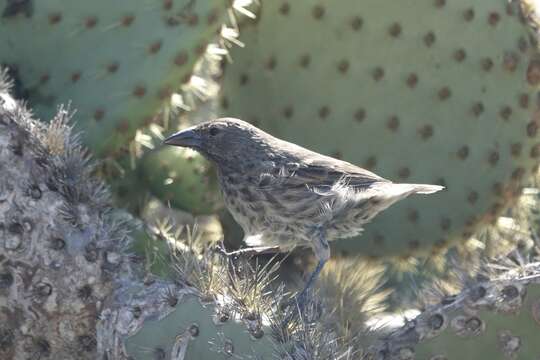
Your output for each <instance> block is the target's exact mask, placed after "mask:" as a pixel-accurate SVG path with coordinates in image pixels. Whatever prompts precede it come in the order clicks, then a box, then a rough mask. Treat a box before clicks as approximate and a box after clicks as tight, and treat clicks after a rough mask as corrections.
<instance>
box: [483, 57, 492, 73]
mask: <svg viewBox="0 0 540 360" xmlns="http://www.w3.org/2000/svg"><path fill="white" fill-rule="evenodd" d="M480 64H481V66H482V69H483V70H484V71H490V70H491V69H492V68H493V60H491V59H490V58H484V59H482V61H481V62H480Z"/></svg>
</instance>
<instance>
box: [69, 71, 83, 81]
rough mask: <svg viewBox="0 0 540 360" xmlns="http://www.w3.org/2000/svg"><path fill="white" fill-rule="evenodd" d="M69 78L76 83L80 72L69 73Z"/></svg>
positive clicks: (79, 77)
mask: <svg viewBox="0 0 540 360" xmlns="http://www.w3.org/2000/svg"><path fill="white" fill-rule="evenodd" d="M70 79H71V82H73V83H76V82H77V81H79V80H80V79H81V72H80V71H75V72H74V73H72V74H71V76H70Z"/></svg>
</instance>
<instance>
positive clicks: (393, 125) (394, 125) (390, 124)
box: [386, 115, 399, 132]
mask: <svg viewBox="0 0 540 360" xmlns="http://www.w3.org/2000/svg"><path fill="white" fill-rule="evenodd" d="M386 127H387V128H388V129H389V130H390V131H392V132H396V131H397V129H398V128H399V118H398V117H397V116H396V115H392V116H390V118H389V119H388V121H387V122H386Z"/></svg>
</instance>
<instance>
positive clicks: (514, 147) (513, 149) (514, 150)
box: [510, 143, 523, 157]
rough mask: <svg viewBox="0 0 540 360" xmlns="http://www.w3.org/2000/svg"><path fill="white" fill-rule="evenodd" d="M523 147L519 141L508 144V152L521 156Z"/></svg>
mask: <svg viewBox="0 0 540 360" xmlns="http://www.w3.org/2000/svg"><path fill="white" fill-rule="evenodd" d="M522 149H523V145H521V144H520V143H514V144H512V145H510V153H511V154H512V156H513V157H519V156H521V150H522Z"/></svg>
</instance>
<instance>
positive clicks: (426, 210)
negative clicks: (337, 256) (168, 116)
mask: <svg viewBox="0 0 540 360" xmlns="http://www.w3.org/2000/svg"><path fill="white" fill-rule="evenodd" d="M518 3H519V1H514V2H508V1H506V0H489V1H482V2H471V1H465V0H458V1H444V0H441V1H438V0H437V1H434V0H420V1H406V2H403V3H400V4H399V6H397V5H396V3H395V2H392V1H382V2H381V1H378V0H362V1H357V0H351V1H341V2H339V3H335V2H325V1H319V0H311V1H302V2H297V1H287V0H281V1H266V2H263V3H262V5H261V11H260V14H259V19H258V21H257V22H256V23H249V22H248V23H246V24H245V26H244V27H243V28H242V32H241V36H240V40H241V41H243V42H244V43H245V47H244V48H242V49H234V50H233V51H232V54H231V56H232V58H233V59H234V62H233V63H232V64H228V65H227V67H226V69H225V75H224V85H223V90H222V94H223V96H222V115H224V116H225V115H226V116H234V117H239V118H242V119H245V120H248V121H250V122H253V123H254V124H256V125H259V126H260V127H262V128H263V129H265V130H268V131H269V132H271V133H272V134H274V135H277V136H279V137H281V138H284V139H286V140H289V141H293V142H295V143H298V144H300V145H302V146H305V147H308V148H311V149H313V150H316V151H319V152H322V153H324V154H328V155H332V156H335V157H340V158H342V159H344V160H347V161H350V162H352V163H355V164H357V165H360V166H363V167H366V168H368V169H370V170H372V171H374V172H376V173H378V174H380V175H382V176H384V177H386V178H389V179H392V180H394V181H399V182H413V183H414V182H417V183H433V184H441V185H445V186H446V187H447V190H446V191H445V192H443V193H441V194H437V195H434V196H430V197H420V196H418V197H414V198H410V199H407V200H406V201H403V202H401V203H400V204H397V205H395V206H393V207H392V208H391V209H389V210H387V211H385V213H383V214H381V215H379V216H378V217H377V218H376V219H375V220H374V221H373V222H372V223H371V224H368V225H367V226H366V228H365V232H364V234H363V235H361V237H360V238H351V239H344V240H340V241H337V242H336V243H335V244H334V245H335V248H336V249H338V250H339V251H341V252H342V253H362V254H367V255H375V256H378V255H389V254H394V255H407V254H411V253H417V252H418V251H419V250H423V251H429V250H437V249H439V248H443V247H446V245H447V244H449V243H452V242H456V241H460V240H461V239H466V238H469V237H470V236H471V234H473V232H474V231H475V230H477V229H478V228H480V227H481V226H483V225H485V224H488V223H490V222H492V221H494V219H495V218H496V217H497V215H498V214H499V213H500V212H501V210H502V209H504V208H505V207H506V206H507V205H508V204H509V203H510V202H511V201H512V200H513V199H515V197H516V196H517V195H518V194H519V192H520V188H521V185H522V182H523V180H524V179H526V178H527V177H528V176H529V175H530V174H531V172H534V171H536V168H537V166H536V165H537V161H538V157H539V154H540V151H539V149H540V142H539V140H538V128H539V124H540V123H539V121H540V120H539V117H538V116H539V115H538V107H537V103H536V91H537V89H538V84H539V82H540V77H538V73H539V71H540V62H539V60H538V58H537V57H535V56H534V54H536V50H535V49H534V48H533V45H532V44H531V40H530V37H529V26H528V25H527V24H526V23H525V22H524V21H521V14H520V9H519V6H518ZM420 20H421V21H420ZM276 29H279V31H276Z"/></svg>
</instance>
